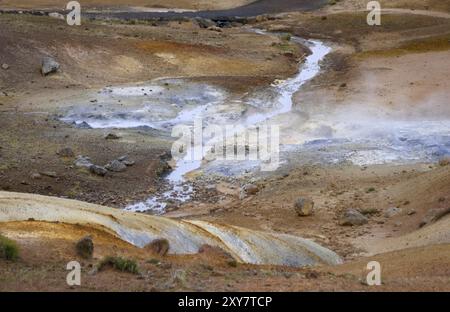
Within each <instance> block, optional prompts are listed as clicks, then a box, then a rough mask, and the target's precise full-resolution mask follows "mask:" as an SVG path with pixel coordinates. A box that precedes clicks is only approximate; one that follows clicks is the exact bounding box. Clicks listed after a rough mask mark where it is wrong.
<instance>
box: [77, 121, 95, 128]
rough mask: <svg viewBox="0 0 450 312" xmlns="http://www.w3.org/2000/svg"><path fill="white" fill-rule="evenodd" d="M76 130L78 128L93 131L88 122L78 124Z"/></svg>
mask: <svg viewBox="0 0 450 312" xmlns="http://www.w3.org/2000/svg"><path fill="white" fill-rule="evenodd" d="M75 128H78V129H92V127H91V126H90V125H89V124H88V123H87V122H86V121H83V122H80V123H78V124H75Z"/></svg>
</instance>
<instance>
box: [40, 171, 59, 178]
mask: <svg viewBox="0 0 450 312" xmlns="http://www.w3.org/2000/svg"><path fill="white" fill-rule="evenodd" d="M40 173H41V175H43V176H46V177H49V178H56V177H58V175H57V174H56V172H54V171H41V172H40Z"/></svg>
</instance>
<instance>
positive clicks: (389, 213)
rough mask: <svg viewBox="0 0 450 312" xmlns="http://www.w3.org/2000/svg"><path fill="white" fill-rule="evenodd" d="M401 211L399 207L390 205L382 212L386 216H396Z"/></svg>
mask: <svg viewBox="0 0 450 312" xmlns="http://www.w3.org/2000/svg"><path fill="white" fill-rule="evenodd" d="M401 212H402V209H401V208H397V207H390V208H388V209H387V210H386V211H385V212H384V216H385V217H386V218H392V217H393V216H396V215H398V214H400V213H401Z"/></svg>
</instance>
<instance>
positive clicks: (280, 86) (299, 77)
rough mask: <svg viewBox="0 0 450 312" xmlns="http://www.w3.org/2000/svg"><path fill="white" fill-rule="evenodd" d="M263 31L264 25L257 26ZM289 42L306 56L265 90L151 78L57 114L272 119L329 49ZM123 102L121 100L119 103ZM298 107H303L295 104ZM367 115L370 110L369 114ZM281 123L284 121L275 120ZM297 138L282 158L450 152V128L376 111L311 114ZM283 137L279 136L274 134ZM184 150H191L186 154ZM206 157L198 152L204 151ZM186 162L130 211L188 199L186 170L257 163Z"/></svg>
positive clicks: (382, 159) (399, 157) (137, 122)
mask: <svg viewBox="0 0 450 312" xmlns="http://www.w3.org/2000/svg"><path fill="white" fill-rule="evenodd" d="M257 32H258V33H259V34H261V35H266V34H265V33H264V32H262V31H257ZM292 40H293V41H295V42H298V43H301V44H303V45H306V46H307V47H308V48H309V49H310V50H311V54H310V55H309V56H308V57H307V58H306V59H305V61H304V62H303V63H301V64H299V71H298V73H297V74H296V75H295V76H293V77H292V78H289V79H287V80H284V81H279V82H276V83H273V84H272V85H271V86H268V87H267V88H265V89H263V90H260V89H259V90H255V91H253V92H251V93H248V94H243V95H240V96H233V95H230V94H228V93H227V92H226V91H225V90H223V89H221V88H219V87H215V86H212V85H209V84H206V83H199V82H193V81H191V80H188V79H164V80H155V81H153V82H151V83H148V84H143V85H132V86H118V87H108V88H105V89H103V90H102V91H101V92H99V94H97V95H96V97H97V99H98V100H97V103H95V104H94V105H80V104H79V103H74V105H73V107H72V108H71V109H70V110H69V111H68V112H67V113H66V114H65V117H64V118H63V120H64V121H66V122H71V123H76V124H81V123H87V124H88V125H89V126H90V127H92V128H137V127H150V128H153V129H158V130H163V131H169V132H170V131H171V129H172V128H173V127H174V126H176V125H188V126H192V124H193V123H194V120H195V119H197V118H201V119H202V122H203V125H209V124H214V125H225V124H226V125H239V126H243V127H244V128H249V127H253V126H255V125H260V124H264V123H271V122H273V123H276V122H279V121H277V118H286V116H289V114H292V113H293V110H292V108H293V100H292V98H293V95H294V93H296V92H297V91H299V89H300V88H301V87H302V85H304V84H305V83H306V82H308V81H309V80H311V79H313V78H314V77H315V76H317V75H318V74H319V73H320V70H321V61H322V60H323V59H324V58H325V56H326V55H327V54H328V53H330V51H331V48H330V47H328V46H327V45H326V44H325V43H323V42H321V41H319V40H303V39H301V38H298V37H293V38H292ZM123 103H126V106H125V105H123ZM300 109H301V107H300ZM368 115H370V114H368ZM281 122H282V121H281ZM292 131H294V132H296V134H297V137H298V140H297V143H296V144H283V143H282V144H281V145H280V151H281V156H282V163H283V162H290V161H291V159H294V158H295V159H296V160H297V161H298V159H302V161H305V162H307V161H314V162H320V163H339V162H342V161H350V162H352V163H354V164H357V165H367V164H377V163H387V162H401V163H402V162H410V161H424V160H431V159H433V158H436V157H439V156H442V155H446V154H450V127H449V123H448V121H440V120H416V121H405V120H390V121H389V120H384V119H383V120H382V119H376V118H375V117H370V116H366V118H357V119H355V118H346V117H345V116H330V115H320V116H310V118H309V119H308V120H306V121H304V122H303V123H302V124H298V125H297V124H295V123H294V124H293V125H291V129H290V132H292ZM280 137H283V135H280ZM187 154H189V153H187ZM203 155H204V152H203ZM204 166H205V164H204V162H202V161H200V160H191V158H190V157H188V155H187V156H186V157H185V158H182V159H180V160H178V161H177V163H176V167H175V168H174V170H173V171H172V172H171V173H170V174H169V175H168V176H167V177H166V180H167V182H168V184H169V186H170V187H169V188H168V190H167V191H164V192H161V193H159V194H155V195H153V196H152V197H150V198H149V199H147V200H146V201H144V202H138V203H135V204H133V205H130V206H128V207H126V208H125V209H126V210H130V211H139V212H143V211H149V212H151V213H152V214H163V213H164V212H165V208H166V206H167V203H168V202H169V201H174V200H175V201H178V202H184V201H187V200H189V199H190V198H191V195H192V192H193V186H192V185H191V184H190V183H189V182H188V181H186V180H185V178H184V176H185V175H186V174H187V173H189V172H192V171H195V170H197V169H199V168H200V167H202V169H204V170H205V172H208V171H211V172H221V173H225V174H230V175H233V174H240V173H241V172H242V171H243V170H247V169H251V170H253V169H255V168H257V166H258V163H255V162H251V161H247V162H246V161H241V162H240V163H239V164H236V163H232V164H226V163H224V162H214V161H212V162H211V163H208V165H206V168H204Z"/></svg>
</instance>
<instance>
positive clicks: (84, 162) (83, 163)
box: [73, 155, 94, 169]
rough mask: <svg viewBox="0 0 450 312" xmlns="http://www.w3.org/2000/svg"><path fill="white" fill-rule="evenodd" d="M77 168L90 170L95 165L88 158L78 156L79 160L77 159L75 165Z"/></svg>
mask: <svg viewBox="0 0 450 312" xmlns="http://www.w3.org/2000/svg"><path fill="white" fill-rule="evenodd" d="M73 164H74V165H75V167H78V168H87V169H89V168H90V167H91V166H93V165H94V164H93V163H92V162H91V159H90V158H89V157H87V156H82V155H80V156H78V157H77V159H75V161H74V163H73Z"/></svg>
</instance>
